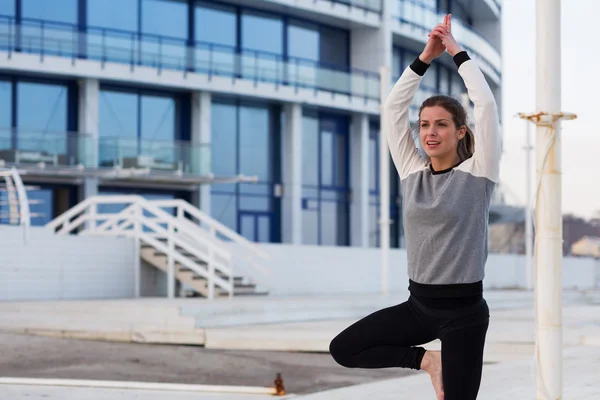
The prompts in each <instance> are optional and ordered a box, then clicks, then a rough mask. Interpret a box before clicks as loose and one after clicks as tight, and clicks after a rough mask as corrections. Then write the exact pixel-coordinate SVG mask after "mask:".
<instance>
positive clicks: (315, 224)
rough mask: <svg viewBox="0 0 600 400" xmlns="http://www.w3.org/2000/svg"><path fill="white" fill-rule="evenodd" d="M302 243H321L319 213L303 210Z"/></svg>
mask: <svg viewBox="0 0 600 400" xmlns="http://www.w3.org/2000/svg"><path fill="white" fill-rule="evenodd" d="M302 244H313V245H316V244H319V213H318V211H313V210H310V209H308V210H307V209H303V210H302Z"/></svg>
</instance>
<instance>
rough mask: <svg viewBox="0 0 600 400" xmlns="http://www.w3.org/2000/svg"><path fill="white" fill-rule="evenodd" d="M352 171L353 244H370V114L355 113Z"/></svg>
mask: <svg viewBox="0 0 600 400" xmlns="http://www.w3.org/2000/svg"><path fill="white" fill-rule="evenodd" d="M350 159H351V164H350V171H352V176H351V184H352V202H351V204H350V214H351V215H352V218H351V219H350V224H351V225H350V226H351V229H350V233H351V237H350V239H351V242H350V243H351V245H352V246H354V247H368V246H369V162H370V160H369V116H368V115H367V114H354V115H353V116H352V130H351V137H350Z"/></svg>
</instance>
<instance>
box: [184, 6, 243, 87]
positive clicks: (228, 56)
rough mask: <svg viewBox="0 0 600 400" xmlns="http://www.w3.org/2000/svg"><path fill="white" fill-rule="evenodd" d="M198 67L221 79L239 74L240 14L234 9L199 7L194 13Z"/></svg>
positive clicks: (196, 66) (195, 62)
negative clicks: (221, 76)
mask: <svg viewBox="0 0 600 400" xmlns="http://www.w3.org/2000/svg"><path fill="white" fill-rule="evenodd" d="M194 13H195V26H194V39H195V40H196V42H197V43H196V49H195V55H194V65H195V68H196V69H197V70H200V71H209V70H210V71H213V73H216V74H218V75H227V76H230V75H234V74H237V69H236V46H237V37H238V25H237V14H236V10H235V8H233V7H229V6H225V5H221V4H210V3H206V2H201V3H199V4H198V3H197V4H196V7H195V9H194Z"/></svg>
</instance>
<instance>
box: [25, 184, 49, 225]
mask: <svg viewBox="0 0 600 400" xmlns="http://www.w3.org/2000/svg"><path fill="white" fill-rule="evenodd" d="M27 198H28V199H29V200H30V202H31V201H32V200H33V201H34V202H39V203H38V204H35V203H33V204H30V205H29V212H30V213H31V225H32V226H44V225H46V224H47V223H48V222H50V221H52V218H53V217H54V215H53V214H54V213H53V210H54V196H53V190H51V189H39V190H29V191H27Z"/></svg>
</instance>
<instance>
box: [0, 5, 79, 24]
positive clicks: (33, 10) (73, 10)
mask: <svg viewBox="0 0 600 400" xmlns="http://www.w3.org/2000/svg"><path fill="white" fill-rule="evenodd" d="M21 1H22V7H23V18H30V19H38V20H43V21H53V22H64V23H68V24H77V10H78V7H77V6H78V0H52V1H48V0H21ZM1 8H2V6H0V9H1Z"/></svg>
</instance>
